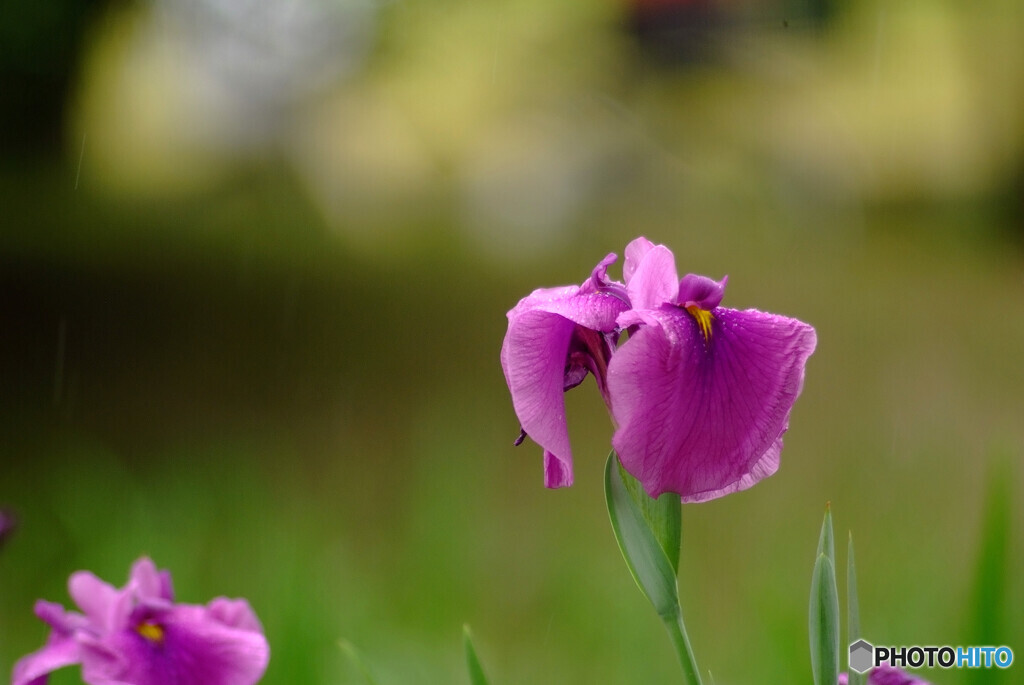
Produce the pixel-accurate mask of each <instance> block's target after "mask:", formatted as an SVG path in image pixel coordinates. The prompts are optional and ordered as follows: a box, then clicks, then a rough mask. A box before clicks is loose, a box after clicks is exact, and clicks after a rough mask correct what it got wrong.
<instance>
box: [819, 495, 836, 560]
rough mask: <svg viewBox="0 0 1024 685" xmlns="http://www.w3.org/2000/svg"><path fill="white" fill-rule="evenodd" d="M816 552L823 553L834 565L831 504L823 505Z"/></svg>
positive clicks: (834, 552) (834, 544) (834, 547)
mask: <svg viewBox="0 0 1024 685" xmlns="http://www.w3.org/2000/svg"><path fill="white" fill-rule="evenodd" d="M818 554H824V555H825V556H827V557H828V558H829V561H831V562H832V568H835V566H836V542H835V536H834V535H833V533H832V504H831V502H830V503H827V504H826V505H825V520H824V521H822V523H821V534H820V535H819V536H818Z"/></svg>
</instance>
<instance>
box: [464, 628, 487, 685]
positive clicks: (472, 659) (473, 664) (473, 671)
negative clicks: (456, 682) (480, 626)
mask: <svg viewBox="0 0 1024 685" xmlns="http://www.w3.org/2000/svg"><path fill="white" fill-rule="evenodd" d="M462 644H463V645H464V646H465V648H466V667H467V668H468V669H469V682H470V683H471V685H487V676H485V675H484V669H483V666H481V665H480V659H479V657H477V655H476V648H474V647H473V637H472V636H471V635H470V633H469V626H462Z"/></svg>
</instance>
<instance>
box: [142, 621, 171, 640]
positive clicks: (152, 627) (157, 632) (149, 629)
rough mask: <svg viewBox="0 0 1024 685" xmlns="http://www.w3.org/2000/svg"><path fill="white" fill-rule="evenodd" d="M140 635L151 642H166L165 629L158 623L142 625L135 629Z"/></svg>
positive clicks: (147, 622)
mask: <svg viewBox="0 0 1024 685" xmlns="http://www.w3.org/2000/svg"><path fill="white" fill-rule="evenodd" d="M135 630H136V631H137V632H138V633H139V635H141V636H142V637H144V638H146V639H147V640H149V641H150V642H163V641H164V629H163V627H162V626H160V625H158V624H156V623H150V622H149V621H146V622H145V623H140V624H139V627H138V628H136V629H135Z"/></svg>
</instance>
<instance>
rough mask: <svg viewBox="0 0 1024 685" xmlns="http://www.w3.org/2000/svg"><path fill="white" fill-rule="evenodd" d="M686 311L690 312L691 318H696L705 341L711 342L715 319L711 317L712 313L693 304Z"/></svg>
mask: <svg viewBox="0 0 1024 685" xmlns="http://www.w3.org/2000/svg"><path fill="white" fill-rule="evenodd" d="M686 311H688V312H690V316H692V317H693V318H694V320H695V321H696V322H697V325H698V326H699V327H700V332H701V333H702V334H703V335H704V340H706V341H710V340H711V319H713V318H715V317H714V316H712V315H711V312H710V311H708V310H707V309H701V308H700V307H698V306H697V305H695V304H691V305H690V306H689V307H687V308H686Z"/></svg>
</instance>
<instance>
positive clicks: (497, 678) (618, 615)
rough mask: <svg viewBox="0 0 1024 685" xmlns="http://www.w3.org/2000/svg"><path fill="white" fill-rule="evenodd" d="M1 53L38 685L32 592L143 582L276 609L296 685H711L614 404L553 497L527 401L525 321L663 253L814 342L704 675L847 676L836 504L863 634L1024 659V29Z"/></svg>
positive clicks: (356, 18)
mask: <svg viewBox="0 0 1024 685" xmlns="http://www.w3.org/2000/svg"><path fill="white" fill-rule="evenodd" d="M0 32H2V34H0V60H2V61H0V69H2V74H0V75H2V80H3V82H4V84H5V85H4V86H3V87H2V88H0V117H2V119H0V129H2V131H0V149H2V150H3V154H2V157H0V201H2V215H3V218H2V219H0V222H2V223H0V226H2V231H0V317H2V318H0V507H8V508H11V509H13V510H14V511H16V512H17V514H18V516H19V519H20V527H19V529H18V530H17V531H16V533H15V534H14V535H13V536H12V537H11V538H10V539H9V540H7V541H6V543H5V544H3V547H2V549H0V672H5V673H6V672H9V669H10V667H11V666H12V665H13V663H14V661H15V660H16V659H17V658H18V657H20V656H21V655H23V654H25V653H27V652H29V651H31V650H34V649H36V648H37V647H38V646H40V645H41V644H42V643H43V640H44V638H45V635H46V630H45V627H44V626H43V624H42V623H41V622H39V621H38V620H37V619H35V617H34V616H33V615H32V612H31V608H32V604H33V602H34V601H35V600H36V599H37V598H47V599H50V600H54V601H60V602H63V603H65V604H67V603H68V602H69V599H68V597H67V594H66V589H65V585H66V580H67V576H68V575H69V574H70V573H71V572H72V571H74V570H77V569H82V568H86V569H90V570H92V571H94V572H96V573H97V574H98V575H100V576H101V577H103V578H105V579H107V580H108V581H110V582H112V583H115V584H121V583H123V582H124V580H125V579H126V576H127V573H128V568H129V566H130V564H131V562H132V561H133V560H134V559H135V558H136V557H138V556H140V555H142V554H148V555H150V556H152V558H153V559H154V560H155V561H156V562H157V564H158V565H159V566H161V567H165V568H168V569H170V570H171V571H172V572H173V574H174V579H175V584H176V587H177V592H178V596H179V599H180V600H182V601H186V602H194V603H199V602H205V601H207V600H208V599H210V598H211V597H213V596H215V595H219V594H225V595H229V596H244V597H246V598H248V599H249V601H250V602H251V603H252V605H253V606H254V608H255V610H256V612H257V613H258V615H259V616H260V618H261V619H262V621H263V623H264V626H265V628H266V632H267V636H268V638H269V640H270V644H271V649H272V656H271V662H270V667H269V669H268V671H267V675H266V678H265V681H264V682H266V683H268V684H271V683H279V684H284V683H298V682H303V683H359V682H362V680H361V679H360V675H359V674H358V672H357V671H356V670H355V669H354V668H353V667H352V665H351V664H349V663H347V661H346V659H345V657H344V655H343V653H342V651H341V650H340V649H339V648H338V641H339V640H340V639H347V640H350V641H351V642H352V643H354V644H355V645H356V646H357V648H358V649H359V650H360V651H361V652H362V653H363V655H364V659H365V661H366V662H367V664H368V665H369V667H370V669H371V670H372V671H373V672H374V673H375V674H376V676H377V678H378V680H379V682H380V683H381V684H382V685H387V684H398V683H402V684H404V683H464V682H468V681H467V678H466V676H465V674H464V669H463V663H462V653H461V627H462V624H463V623H466V622H468V623H469V624H471V625H472V627H473V629H474V633H475V636H476V641H477V648H478V650H479V652H480V656H481V658H482V660H483V661H484V664H485V666H486V668H487V670H488V671H489V674H490V676H491V678H492V681H493V682H494V683H496V684H497V685H501V684H512V683H612V684H617V683H669V682H678V666H677V664H676V660H675V656H674V654H673V652H672V650H671V646H670V644H669V641H668V638H667V637H666V635H665V634H664V632H663V630H662V627H661V626H660V625H659V621H658V620H657V618H656V616H655V615H654V613H653V611H652V610H651V608H650V607H649V606H648V605H647V604H646V602H645V601H644V600H643V598H642V596H641V595H640V593H639V592H638V591H637V589H636V588H635V586H634V585H633V582H632V580H631V579H630V577H629V574H628V572H627V570H626V567H625V565H624V563H623V562H622V560H621V558H620V556H619V552H618V550H617V548H616V546H615V542H614V540H613V537H612V534H611V530H610V526H609V523H608V519H607V514H606V512H605V508H604V502H603V493H602V467H603V464H604V458H605V455H606V454H607V450H608V444H609V438H610V436H611V433H612V427H611V425H610V423H609V420H608V418H607V416H606V414H605V412H604V408H603V406H602V405H601V403H600V400H599V398H598V393H596V392H595V391H594V388H593V385H592V383H591V382H590V381H587V383H585V384H584V386H582V387H581V388H579V389H577V390H575V391H573V392H571V393H569V394H568V395H567V404H568V410H569V417H570V430H571V434H572V437H573V441H574V450H575V454H576V485H575V486H574V487H572V488H570V489H566V490H559V491H547V490H545V489H544V488H543V487H542V485H541V483H542V470H541V454H540V449H539V448H538V447H537V446H536V445H534V444H532V443H530V442H529V441H527V443H526V444H525V445H523V446H521V447H519V448H513V447H512V441H513V439H514V438H515V437H516V435H517V434H518V424H517V422H516V419H515V416H514V414H513V412H512V407H511V402H510V401H509V399H508V396H507V391H506V388H505V385H504V379H503V377H502V374H501V369H500V366H499V363H498V351H499V348H500V345H501V340H502V336H503V334H504V330H505V316H504V314H505V312H506V311H507V310H508V309H509V308H511V307H512V306H513V305H514V304H515V303H516V301H517V300H518V299H519V298H520V297H522V296H524V295H526V294H527V293H528V292H529V291H530V290H532V289H533V288H536V287H540V286H553V285H561V284H567V283H578V282H581V281H582V280H583V279H584V278H585V277H586V276H587V275H588V274H589V272H590V269H591V268H592V267H593V265H594V264H595V263H596V262H597V261H598V260H599V259H600V258H601V257H603V256H604V255H605V254H606V253H607V252H609V251H616V252H619V253H620V254H621V251H622V249H623V247H624V246H625V244H626V243H627V242H628V241H629V240H630V239H632V238H633V237H635V236H637V235H646V236H647V237H649V238H651V239H652V240H654V241H657V242H662V243H665V244H667V245H668V246H669V247H671V248H672V249H673V250H674V252H675V254H676V258H677V262H678V266H679V269H680V272H681V273H686V272H688V271H692V272H697V273H703V274H708V275H710V276H713V277H716V278H718V277H721V276H722V275H724V274H729V276H730V282H729V291H728V293H727V296H726V301H725V302H724V304H725V305H727V306H732V307H738V308H746V307H757V308H761V309H764V310H769V311H773V312H779V313H784V314H788V315H791V316H796V317H798V318H801V319H803V320H805V321H808V322H810V323H812V324H813V325H814V326H815V327H816V328H817V331H818V340H819V343H818V350H817V352H816V353H815V355H814V356H813V357H812V358H811V360H810V363H809V365H808V370H807V380H806V385H805V389H804V393H803V396H802V397H801V399H800V401H799V402H798V403H797V406H796V408H795V410H794V413H793V416H792V422H791V430H790V432H789V433H788V434H787V436H786V449H785V451H784V452H783V462H782V467H781V469H780V471H779V472H778V473H777V474H776V475H775V476H773V477H772V478H770V479H768V480H766V481H764V482H763V483H761V484H759V485H758V486H757V487H756V488H753V489H752V490H750V491H747V492H744V493H741V494H737V495H734V496H730V497H727V498H724V499H721V500H717V501H714V502H710V503H706V504H700V505H690V506H686V507H684V510H683V529H684V532H683V546H682V549H683V560H682V564H681V574H680V575H681V587H682V601H683V606H684V609H685V611H686V617H687V625H688V628H689V630H690V633H691V638H692V642H693V647H694V650H695V652H696V655H697V659H698V663H699V665H700V666H701V667H702V668H703V669H705V670H710V671H711V672H712V673H713V674H714V680H715V682H717V683H805V682H810V664H809V661H810V660H809V655H808V648H807V635H806V633H807V618H806V616H807V601H808V588H809V583H810V575H811V568H812V565H813V561H814V549H815V545H816V541H817V535H818V529H819V526H820V524H821V515H822V512H823V507H824V504H825V502H826V501H831V502H832V508H833V512H834V516H835V522H836V528H837V537H839V538H840V539H841V540H844V541H845V539H846V531H847V530H851V531H853V534H854V536H855V540H856V543H857V560H858V575H859V587H860V598H861V621H862V626H863V629H864V633H865V636H866V637H867V638H868V639H870V640H872V641H874V642H875V643H876V644H895V645H899V644H936V645H943V644H952V645H958V644H993V643H994V644H1007V645H1009V646H1011V647H1013V648H1014V649H1016V650H1017V653H1018V658H1020V657H1021V655H1022V654H1024V639H1022V638H1024V583H1022V582H1021V579H1020V571H1021V569H1022V568H1024V545H1022V544H1021V543H1022V523H1024V516H1022V509H1021V505H1020V503H1019V500H1020V497H1021V494H1022V493H1024V471H1022V469H1021V468H1020V467H1019V462H1020V459H1021V455H1022V452H1024V420H1022V417H1024V200H1022V193H1024V117H1022V115H1021V112H1022V111H1024V53H1022V52H1021V51H1020V48H1019V46H1020V45H1021V44H1022V41H1024V8H1022V6H1021V5H1020V3H1018V2H1016V1H1015V0H984V1H983V2H980V3H974V4H970V5H965V4H963V3H954V2H942V1H939V0H936V1H934V2H920V3H906V4H905V6H893V4H892V3H886V2H881V1H879V2H871V1H853V0H851V1H849V2H842V3H840V2H834V3H823V2H804V3H801V2H796V1H783V0H779V1H778V2H762V3H753V2H730V3H726V2H721V3H705V2H682V1H679V0H677V1H676V2H671V1H669V0H665V2H654V1H651V0H602V1H600V2H593V1H587V2H583V1H581V0H571V1H569V2H561V3H547V2H542V1H541V0H508V1H506V2H496V3H477V2H473V1H472V0H434V1H430V2H428V1H425V0H395V1H394V2H381V3H376V4H374V3H371V2H359V1H357V0H333V2H327V1H326V0H323V1H318V0H304V1H303V2H298V1H297V0H296V1H295V2H289V3H267V4H264V3H256V2H246V1H244V0H235V1H229V0H222V1H221V2H215V1H214V0H202V1H200V0H193V1H186V0H161V1H156V2H153V3H150V4H145V3H139V2H123V1H119V2H108V3H76V2H72V1H71V0H63V1H62V2H52V3H45V4H42V3H40V4H37V3H33V2H30V1H29V0H11V1H10V2H7V3H5V4H4V8H3V10H0ZM615 274H616V275H618V272H617V271H615ZM993 489H994V490H993ZM993 491H995V492H1002V493H1003V495H1002V496H1003V497H1004V500H1005V501H1007V502H1008V504H1007V505H1006V507H1005V509H1006V513H1005V516H1004V517H1003V525H1002V527H1000V526H995V527H993V528H992V532H990V533H989V534H988V535H987V538H986V536H985V535H983V534H982V530H983V526H984V520H985V517H986V510H987V509H990V508H991V507H990V506H989V503H990V502H991V501H992V498H993V495H992V492H993ZM986 540H987V542H986ZM986 545H987V548H988V549H989V550H990V554H989V555H988V557H987V561H984V562H983V561H982V560H981V558H980V556H979V553H980V550H981V549H982V547H983V546H986ZM842 549H843V550H845V546H842ZM839 557H840V562H839V563H840V569H843V568H844V564H845V551H840V554H839ZM843 587H844V574H843V573H842V572H841V573H840V590H841V592H842V589H843ZM1021 668H1024V666H1021V665H1020V664H1015V666H1014V667H1013V668H1012V669H1011V670H1010V671H1008V672H996V673H974V672H969V671H962V672H960V671H950V672H942V673H933V674H932V677H933V678H934V680H935V681H936V682H937V683H940V684H949V685H955V684H957V683H974V682H992V683H1011V682H1019V681H1020V673H1021ZM76 679H77V672H76V671H74V670H69V671H68V672H66V673H60V674H59V675H58V676H56V677H54V679H53V682H54V683H72V682H76Z"/></svg>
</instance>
